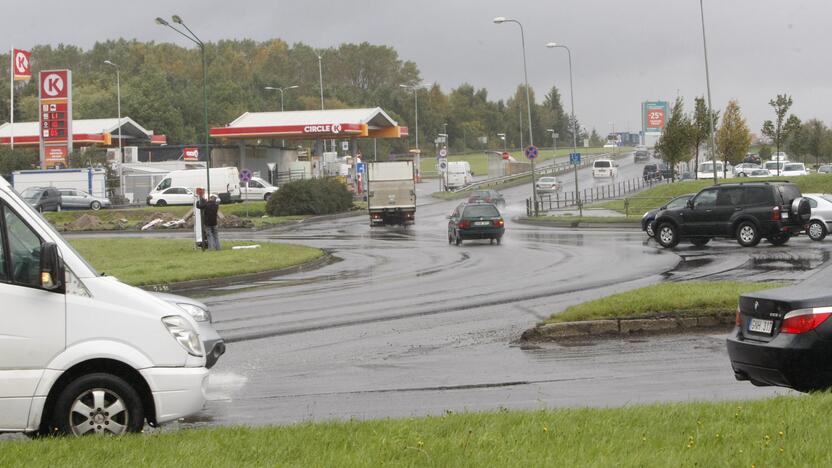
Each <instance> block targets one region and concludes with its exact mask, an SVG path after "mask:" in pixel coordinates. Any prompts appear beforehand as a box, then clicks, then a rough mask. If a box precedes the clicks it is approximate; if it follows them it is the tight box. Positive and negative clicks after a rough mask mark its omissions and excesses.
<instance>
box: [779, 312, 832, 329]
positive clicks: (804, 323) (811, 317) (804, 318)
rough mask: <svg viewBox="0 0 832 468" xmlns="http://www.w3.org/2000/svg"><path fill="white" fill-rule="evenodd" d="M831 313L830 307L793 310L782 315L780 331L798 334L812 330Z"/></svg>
mask: <svg viewBox="0 0 832 468" xmlns="http://www.w3.org/2000/svg"><path fill="white" fill-rule="evenodd" d="M830 315H832V307H815V308H813V309H799V310H793V311H791V312H789V313H788V314H786V316H785V317H783V325H781V326H780V333H792V334H800V333H806V332H808V331H812V330H814V329H815V328H817V327H818V326H820V324H822V323H823V322H825V321H826V319H828V318H829V316H830Z"/></svg>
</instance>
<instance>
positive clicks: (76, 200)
mask: <svg viewBox="0 0 832 468" xmlns="http://www.w3.org/2000/svg"><path fill="white" fill-rule="evenodd" d="M58 191H59V192H61V204H62V205H63V207H64V208H75V209H82V210H87V209H89V210H93V211H98V210H100V209H101V208H110V207H111V206H112V204H111V203H110V199H109V198H107V197H97V196H95V195H90V194H89V193H87V192H84V191H83V190H75V189H64V188H62V189H58Z"/></svg>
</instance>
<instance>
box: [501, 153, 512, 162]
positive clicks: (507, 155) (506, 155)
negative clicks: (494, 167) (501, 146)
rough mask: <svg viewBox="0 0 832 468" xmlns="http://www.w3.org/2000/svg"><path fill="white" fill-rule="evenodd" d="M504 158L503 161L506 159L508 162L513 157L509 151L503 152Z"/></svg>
mask: <svg viewBox="0 0 832 468" xmlns="http://www.w3.org/2000/svg"><path fill="white" fill-rule="evenodd" d="M502 156H503V159H505V160H506V161H508V159H509V158H510V157H511V155H510V154H508V151H503V154H502Z"/></svg>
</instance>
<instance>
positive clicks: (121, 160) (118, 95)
mask: <svg viewBox="0 0 832 468" xmlns="http://www.w3.org/2000/svg"><path fill="white" fill-rule="evenodd" d="M104 63H105V64H107V65H110V66H111V67H115V69H116V107H117V109H118V163H119V164H118V174H119V177H118V178H119V180H118V184H119V187H121V196H122V197H123V196H124V180H123V177H122V174H123V172H122V171H123V169H122V165H123V164H124V153H123V152H122V147H121V70H120V69H119V68H118V65H116V64H115V63H113V62H111V61H109V60H105V61H104Z"/></svg>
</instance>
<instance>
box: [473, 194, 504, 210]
mask: <svg viewBox="0 0 832 468" xmlns="http://www.w3.org/2000/svg"><path fill="white" fill-rule="evenodd" d="M468 203H493V204H495V205H497V207H498V208H500V207H503V206H506V199H505V198H503V194H502V193H500V192H498V191H496V190H474V191H473V192H471V196H469V197H468Z"/></svg>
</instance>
